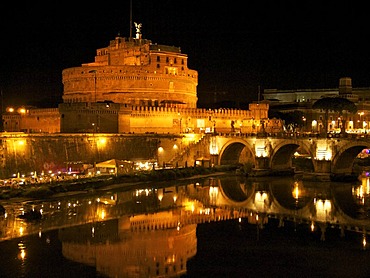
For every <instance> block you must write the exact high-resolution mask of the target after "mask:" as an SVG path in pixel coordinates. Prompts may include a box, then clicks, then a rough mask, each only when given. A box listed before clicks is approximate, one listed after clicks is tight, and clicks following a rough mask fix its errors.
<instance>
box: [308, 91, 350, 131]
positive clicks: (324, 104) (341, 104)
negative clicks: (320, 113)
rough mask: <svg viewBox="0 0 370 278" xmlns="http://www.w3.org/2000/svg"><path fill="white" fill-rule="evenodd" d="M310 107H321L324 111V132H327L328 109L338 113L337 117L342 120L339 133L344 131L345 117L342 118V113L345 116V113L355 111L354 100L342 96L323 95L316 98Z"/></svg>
mask: <svg viewBox="0 0 370 278" xmlns="http://www.w3.org/2000/svg"><path fill="white" fill-rule="evenodd" d="M312 109H321V110H324V111H325V116H324V130H325V134H326V133H328V118H329V117H328V116H329V110H330V111H334V112H337V113H338V117H339V118H340V119H341V121H342V126H341V133H345V123H346V119H347V118H346V117H345V118H343V115H346V116H347V113H348V112H349V113H351V114H354V113H356V112H357V106H356V104H354V102H352V101H350V100H349V99H346V98H342V97H324V98H321V99H319V100H317V101H316V102H315V103H314V104H313V105H312Z"/></svg>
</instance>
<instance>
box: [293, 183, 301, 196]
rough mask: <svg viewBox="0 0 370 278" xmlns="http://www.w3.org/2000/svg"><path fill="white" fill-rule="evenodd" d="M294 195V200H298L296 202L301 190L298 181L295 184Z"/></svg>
mask: <svg viewBox="0 0 370 278" xmlns="http://www.w3.org/2000/svg"><path fill="white" fill-rule="evenodd" d="M292 194H293V197H294V199H296V200H298V199H299V195H300V189H299V183H298V182H297V181H295V182H294V184H293V192H292Z"/></svg>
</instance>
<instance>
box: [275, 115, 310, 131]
mask: <svg viewBox="0 0 370 278" xmlns="http://www.w3.org/2000/svg"><path fill="white" fill-rule="evenodd" d="M303 117H304V113H303V112H302V111H299V110H294V111H289V112H281V111H271V112H270V111H269V118H270V119H271V118H277V119H281V120H283V121H284V126H285V128H286V129H287V130H291V131H293V132H294V131H295V130H296V128H302V127H303V126H304V121H303Z"/></svg>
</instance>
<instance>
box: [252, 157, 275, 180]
mask: <svg viewBox="0 0 370 278" xmlns="http://www.w3.org/2000/svg"><path fill="white" fill-rule="evenodd" d="M269 163H270V158H269V157H256V158H255V165H254V168H253V169H252V172H251V173H250V175H251V176H269V175H270V174H271V168H270V166H269Z"/></svg>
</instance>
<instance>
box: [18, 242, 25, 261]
mask: <svg viewBox="0 0 370 278" xmlns="http://www.w3.org/2000/svg"><path fill="white" fill-rule="evenodd" d="M18 249H19V253H18V259H20V260H24V259H25V258H26V246H25V245H24V244H23V242H19V243H18Z"/></svg>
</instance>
